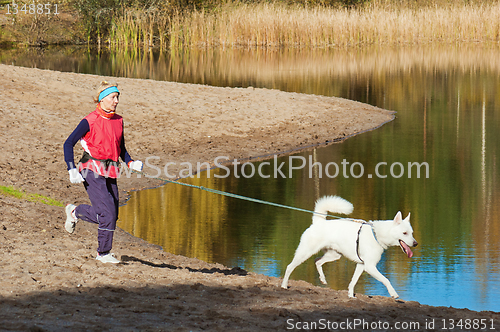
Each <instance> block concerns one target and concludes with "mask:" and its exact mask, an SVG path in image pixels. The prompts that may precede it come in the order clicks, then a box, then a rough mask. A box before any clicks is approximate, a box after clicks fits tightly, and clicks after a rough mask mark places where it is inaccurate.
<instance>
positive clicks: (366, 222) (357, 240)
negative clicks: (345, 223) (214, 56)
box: [353, 219, 383, 264]
mask: <svg viewBox="0 0 500 332" xmlns="http://www.w3.org/2000/svg"><path fill="white" fill-rule="evenodd" d="M353 221H356V220H354V219H353ZM356 222H361V226H359V230H358V237H357V238H356V255H358V259H359V260H360V261H361V263H363V264H364V263H365V262H364V261H363V260H362V259H361V257H360V256H359V234H361V229H362V228H363V226H364V225H370V229H371V230H372V234H373V237H374V238H375V241H377V243H378V245H379V246H381V247H382V248H383V246H382V245H381V244H380V242H378V239H377V237H376V236H375V232H374V231H373V223H372V222H371V221H364V220H363V221H356Z"/></svg>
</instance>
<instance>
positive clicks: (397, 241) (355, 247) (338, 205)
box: [281, 196, 418, 298]
mask: <svg viewBox="0 0 500 332" xmlns="http://www.w3.org/2000/svg"><path fill="white" fill-rule="evenodd" d="M352 210H353V206H352V204H351V203H350V202H348V201H346V200H345V199H343V198H341V197H338V196H325V197H322V198H320V199H318V201H317V202H316V206H315V209H314V212H315V214H314V215H313V218H312V225H311V226H310V227H309V228H308V229H306V230H305V231H304V233H303V234H302V236H301V238H300V243H299V246H298V248H297V250H296V252H295V256H294V258H293V261H292V262H291V263H290V264H289V265H288V266H287V268H286V272H285V276H284V278H283V283H282V284H281V287H282V288H287V286H288V278H289V277H290V274H291V273H292V271H293V270H294V269H295V268H296V267H297V266H299V265H300V264H301V263H302V262H304V261H305V260H306V259H308V258H309V257H311V256H312V255H314V254H315V253H317V252H318V251H320V250H323V251H324V252H325V254H324V256H323V257H321V258H318V259H317V260H316V268H317V269H318V273H319V278H320V280H321V282H322V283H323V284H326V279H325V274H324V273H323V268H322V267H321V266H322V265H323V264H325V263H326V262H333V261H335V260H337V259H339V258H340V257H342V255H344V256H345V257H347V258H348V259H350V260H352V261H353V262H356V263H357V265H356V270H355V271H354V275H353V276H352V280H351V282H350V283H349V287H348V295H349V297H354V286H355V285H356V283H357V282H358V279H359V277H360V276H361V274H362V273H363V271H366V272H368V273H369V274H370V275H371V276H373V277H374V278H375V279H377V280H378V281H380V282H382V283H383V284H384V285H385V287H387V290H388V291H389V294H390V295H391V296H392V297H393V298H398V297H399V295H398V293H396V291H395V290H394V288H393V287H392V285H391V282H390V281H389V280H388V279H387V278H386V277H384V276H383V275H382V273H380V272H379V271H378V270H377V264H378V262H379V261H380V258H381V257H382V253H383V252H384V250H385V249H387V247H390V246H401V249H402V250H403V252H404V253H405V254H406V255H408V257H410V258H411V257H412V256H413V252H412V251H411V249H410V246H411V247H415V246H417V244H418V243H417V241H415V239H414V238H413V229H412V227H411V225H410V214H408V216H407V217H406V218H405V219H404V220H403V218H402V216H401V212H398V213H397V214H396V217H395V218H394V220H379V221H373V222H365V221H362V220H353V219H336V220H327V219H326V215H327V212H328V211H330V212H333V213H343V214H349V213H351V212H352Z"/></svg>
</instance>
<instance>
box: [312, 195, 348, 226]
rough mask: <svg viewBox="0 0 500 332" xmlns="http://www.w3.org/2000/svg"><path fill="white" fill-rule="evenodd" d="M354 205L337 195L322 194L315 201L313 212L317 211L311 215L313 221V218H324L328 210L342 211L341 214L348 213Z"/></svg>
mask: <svg viewBox="0 0 500 332" xmlns="http://www.w3.org/2000/svg"><path fill="white" fill-rule="evenodd" d="M353 209H354V206H353V205H352V204H351V202H349V201H347V200H345V199H343V198H342V197H339V196H323V197H321V198H320V199H318V200H317V201H316V205H315V207H314V212H317V214H316V213H315V214H314V215H313V222H314V219H315V218H322V219H326V214H327V213H328V211H330V212H333V213H342V214H350V213H351V212H352V210H353Z"/></svg>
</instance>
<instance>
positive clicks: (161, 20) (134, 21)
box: [108, 8, 170, 48]
mask: <svg viewBox="0 0 500 332" xmlns="http://www.w3.org/2000/svg"><path fill="white" fill-rule="evenodd" d="M169 24H170V16H169V15H166V13H164V12H161V11H160V10H158V9H148V10H142V9H135V8H132V9H124V10H123V11H122V13H120V15H115V17H114V18H113V21H112V25H111V31H110V34H109V39H108V42H109V44H110V45H111V47H113V48H123V47H128V46H132V47H133V48H140V47H145V48H148V47H155V46H156V47H160V48H166V47H167V40H168V38H167V32H168V30H169Z"/></svg>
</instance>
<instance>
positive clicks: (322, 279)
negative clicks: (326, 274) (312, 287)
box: [319, 278, 328, 285]
mask: <svg viewBox="0 0 500 332" xmlns="http://www.w3.org/2000/svg"><path fill="white" fill-rule="evenodd" d="M319 281H321V283H322V284H323V285H327V284H328V283H327V282H326V279H325V278H319Z"/></svg>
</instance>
